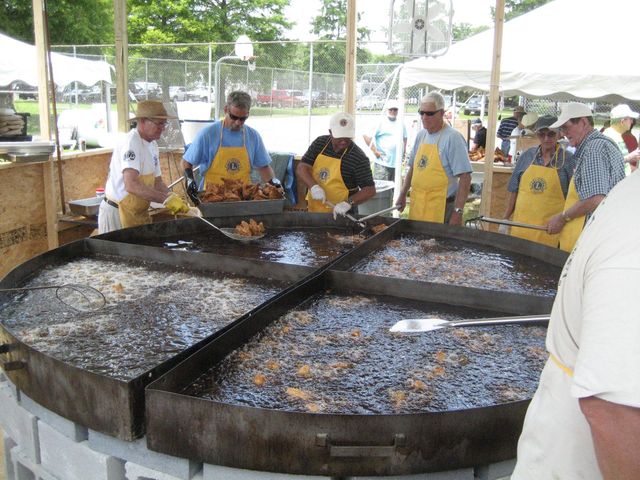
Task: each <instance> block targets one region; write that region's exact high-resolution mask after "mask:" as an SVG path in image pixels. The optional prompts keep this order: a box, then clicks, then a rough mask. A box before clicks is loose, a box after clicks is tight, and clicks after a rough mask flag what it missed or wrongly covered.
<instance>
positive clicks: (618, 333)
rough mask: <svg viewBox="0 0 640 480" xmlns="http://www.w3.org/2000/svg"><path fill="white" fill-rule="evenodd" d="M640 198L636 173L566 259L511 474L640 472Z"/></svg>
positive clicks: (543, 479)
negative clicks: (546, 353) (544, 360)
mask: <svg viewBox="0 0 640 480" xmlns="http://www.w3.org/2000/svg"><path fill="white" fill-rule="evenodd" d="M639 202H640V175H638V174H635V175H630V176H629V177H627V178H626V179H625V180H623V181H621V182H619V183H618V184H617V185H616V186H615V187H614V188H613V189H612V190H611V191H610V192H609V194H608V195H607V197H606V198H605V199H604V200H603V201H602V202H601V203H600V205H599V206H598V208H597V210H595V212H594V213H593V214H592V215H591V218H590V220H589V222H588V223H587V225H586V227H585V228H584V230H583V231H582V235H581V236H580V238H579V239H578V242H577V244H576V246H575V248H574V250H573V252H572V253H571V256H570V257H569V259H568V260H567V263H566V265H565V267H564V269H563V272H562V275H561V277H560V282H559V285H558V294H557V296H556V300H555V302H554V305H553V309H552V312H551V321H550V323H549V329H548V333H547V350H548V351H549V354H550V357H549V360H548V361H547V364H546V365H545V367H544V370H543V371H542V375H541V377H540V384H539V387H538V390H537V391H536V393H535V395H534V397H533V399H532V400H531V404H530V405H529V409H528V411H527V416H526V418H525V422H524V428H523V431H522V435H521V437H520V441H519V443H518V462H517V464H516V468H515V471H514V473H513V475H512V476H511V480H547V479H548V480H551V479H562V480H572V479H581V480H601V479H603V478H604V479H617V480H632V479H639V478H640V296H639V295H638V285H640V255H638V253H637V246H638V241H639V240H640V234H639V233H638V232H640V214H638V213H636V212H635V211H633V210H630V209H629V205H637V204H638V203H639Z"/></svg>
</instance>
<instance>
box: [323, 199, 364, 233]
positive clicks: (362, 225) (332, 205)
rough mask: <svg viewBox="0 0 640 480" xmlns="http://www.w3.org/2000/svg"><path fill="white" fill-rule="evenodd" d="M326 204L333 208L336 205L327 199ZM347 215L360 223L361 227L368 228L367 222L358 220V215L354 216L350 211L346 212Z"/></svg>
mask: <svg viewBox="0 0 640 480" xmlns="http://www.w3.org/2000/svg"><path fill="white" fill-rule="evenodd" d="M324 204H325V205H328V206H329V207H331V208H333V207H335V205H334V204H333V203H331V202H330V201H329V200H326V201H325V202H324ZM344 216H345V217H347V218H348V219H349V220H351V221H352V222H354V223H356V224H358V225H359V226H360V227H362V228H364V229H366V228H367V224H366V223H364V222H363V221H362V220H358V219H357V218H356V217H354V216H353V215H351V214H349V213H345V214H344Z"/></svg>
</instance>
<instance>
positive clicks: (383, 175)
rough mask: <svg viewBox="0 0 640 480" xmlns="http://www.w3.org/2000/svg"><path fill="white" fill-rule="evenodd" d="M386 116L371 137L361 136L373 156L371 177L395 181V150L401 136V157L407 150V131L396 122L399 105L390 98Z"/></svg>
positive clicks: (386, 106) (400, 123)
mask: <svg viewBox="0 0 640 480" xmlns="http://www.w3.org/2000/svg"><path fill="white" fill-rule="evenodd" d="M385 108H386V115H385V116H384V118H382V119H381V120H380V122H379V123H378V126H377V127H376V131H375V133H374V134H373V137H370V136H369V135H363V136H362V137H363V138H364V141H365V142H366V143H367V145H369V148H371V151H372V152H373V154H374V155H375V160H374V165H373V175H374V177H375V178H376V179H378V180H391V181H393V180H395V171H396V170H395V166H396V149H397V144H398V141H399V140H400V136H401V135H402V142H403V148H402V157H404V152H405V149H406V148H407V129H406V128H405V126H404V125H403V124H402V122H400V121H399V120H398V110H399V109H400V103H399V102H398V100H395V99H393V98H390V99H389V100H387V103H386V105H385Z"/></svg>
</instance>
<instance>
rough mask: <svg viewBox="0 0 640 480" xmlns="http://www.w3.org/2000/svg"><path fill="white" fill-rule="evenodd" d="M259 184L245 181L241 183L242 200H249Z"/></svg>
mask: <svg viewBox="0 0 640 480" xmlns="http://www.w3.org/2000/svg"><path fill="white" fill-rule="evenodd" d="M258 188H259V185H258V184H257V183H245V184H243V185H242V200H251V199H252V198H253V195H255V193H256V191H258Z"/></svg>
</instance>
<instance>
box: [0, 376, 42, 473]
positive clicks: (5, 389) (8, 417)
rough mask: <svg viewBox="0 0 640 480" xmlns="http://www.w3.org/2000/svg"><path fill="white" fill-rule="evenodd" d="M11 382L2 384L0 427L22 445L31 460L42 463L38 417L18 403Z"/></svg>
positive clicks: (0, 385)
mask: <svg viewBox="0 0 640 480" xmlns="http://www.w3.org/2000/svg"><path fill="white" fill-rule="evenodd" d="M9 384H11V382H4V383H2V384H0V405H2V408H0V428H1V429H2V430H4V431H5V433H6V434H7V435H8V436H9V437H11V438H12V439H13V441H14V442H15V443H16V444H17V445H19V446H20V448H21V450H22V451H23V452H24V453H25V455H27V456H28V457H29V459H30V460H31V461H33V462H35V463H40V448H39V442H38V419H37V418H36V417H35V415H32V414H31V413H29V412H27V411H26V410H25V409H24V408H22V407H21V406H20V405H18V401H17V398H16V395H15V394H14V392H13V391H12V389H11V387H10V386H9Z"/></svg>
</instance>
